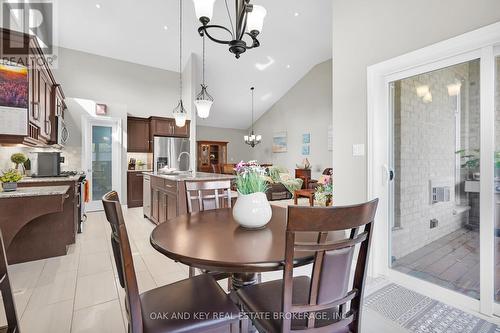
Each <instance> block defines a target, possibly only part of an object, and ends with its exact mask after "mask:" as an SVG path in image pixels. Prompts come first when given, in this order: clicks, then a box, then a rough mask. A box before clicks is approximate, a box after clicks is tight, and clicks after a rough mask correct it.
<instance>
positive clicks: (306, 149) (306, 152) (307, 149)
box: [302, 145, 311, 156]
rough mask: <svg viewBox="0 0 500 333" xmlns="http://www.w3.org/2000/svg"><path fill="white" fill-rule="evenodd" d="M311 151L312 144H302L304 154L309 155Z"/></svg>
mask: <svg viewBox="0 0 500 333" xmlns="http://www.w3.org/2000/svg"><path fill="white" fill-rule="evenodd" d="M310 152H311V150H310V146H309V145H303V146H302V155H305V156H307V155H309V154H310Z"/></svg>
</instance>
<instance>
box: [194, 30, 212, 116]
mask: <svg viewBox="0 0 500 333" xmlns="http://www.w3.org/2000/svg"><path fill="white" fill-rule="evenodd" d="M202 77H203V79H202V81H203V83H202V84H201V91H200V93H199V94H198V95H197V96H196V100H195V101H194V105H195V106H196V110H198V117H200V118H208V116H209V115H210V108H211V107H212V104H213V103H214V98H213V97H212V96H210V94H209V93H208V91H207V85H206V84H205V36H203V67H202Z"/></svg>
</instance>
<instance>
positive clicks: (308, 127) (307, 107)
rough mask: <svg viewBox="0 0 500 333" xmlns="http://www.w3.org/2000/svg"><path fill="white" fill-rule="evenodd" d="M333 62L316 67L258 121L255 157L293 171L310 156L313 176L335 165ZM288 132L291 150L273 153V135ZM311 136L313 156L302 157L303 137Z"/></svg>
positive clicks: (311, 154) (326, 62)
mask: <svg viewBox="0 0 500 333" xmlns="http://www.w3.org/2000/svg"><path fill="white" fill-rule="evenodd" d="M331 110H332V61H331V60H328V61H325V62H323V63H320V64H318V65H316V66H315V67H313V68H312V69H311V71H309V73H307V74H306V75H305V76H304V77H303V78H302V79H301V80H300V81H299V82H297V84H296V85H295V86H294V87H293V88H291V89H290V90H289V91H288V92H287V93H286V94H285V95H284V96H283V97H282V98H281V99H280V100H279V101H278V102H276V104H274V105H273V107H272V108H271V109H269V110H268V111H267V112H266V113H265V114H264V115H263V116H262V117H260V118H259V119H258V120H257V121H256V122H255V125H254V127H255V131H256V134H260V135H262V143H261V144H260V145H258V146H256V147H255V148H254V154H253V158H254V159H256V160H258V161H259V162H260V163H273V164H274V165H280V166H285V167H287V168H288V169H289V170H290V171H292V172H293V170H294V169H295V165H296V164H300V163H301V162H302V160H303V159H304V158H305V157H307V158H308V159H309V162H310V163H311V165H312V174H313V177H318V176H319V175H320V174H321V173H322V172H323V170H324V169H325V168H328V167H331V166H332V152H331V151H329V150H328V127H329V126H330V125H331V124H332V113H331ZM281 131H286V132H287V137H288V151H287V152H286V153H272V143H273V134H274V133H276V132H281ZM305 133H310V134H311V143H310V155H309V156H303V155H302V134H305Z"/></svg>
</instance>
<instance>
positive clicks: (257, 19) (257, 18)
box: [247, 5, 267, 34]
mask: <svg viewBox="0 0 500 333" xmlns="http://www.w3.org/2000/svg"><path fill="white" fill-rule="evenodd" d="M266 15H267V11H266V9H265V8H264V7H262V6H258V5H253V9H252V11H251V12H250V13H248V18H247V31H248V32H249V33H253V34H259V33H261V32H262V27H263V26H264V18H265V17H266Z"/></svg>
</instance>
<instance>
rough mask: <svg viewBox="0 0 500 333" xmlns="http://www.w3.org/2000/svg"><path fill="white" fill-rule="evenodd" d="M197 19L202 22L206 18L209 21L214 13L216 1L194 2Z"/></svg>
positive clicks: (196, 0)
mask: <svg viewBox="0 0 500 333" xmlns="http://www.w3.org/2000/svg"><path fill="white" fill-rule="evenodd" d="M193 3H194V11H195V12H196V17H197V18H198V20H201V19H202V18H203V17H206V18H207V19H208V20H209V21H210V20H211V19H212V16H213V13H214V4H215V0H193Z"/></svg>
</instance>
